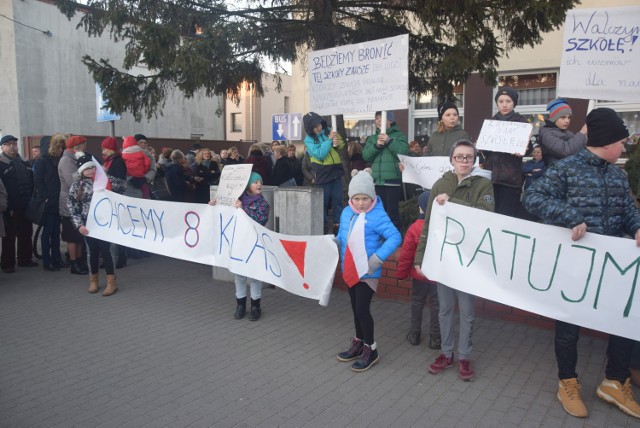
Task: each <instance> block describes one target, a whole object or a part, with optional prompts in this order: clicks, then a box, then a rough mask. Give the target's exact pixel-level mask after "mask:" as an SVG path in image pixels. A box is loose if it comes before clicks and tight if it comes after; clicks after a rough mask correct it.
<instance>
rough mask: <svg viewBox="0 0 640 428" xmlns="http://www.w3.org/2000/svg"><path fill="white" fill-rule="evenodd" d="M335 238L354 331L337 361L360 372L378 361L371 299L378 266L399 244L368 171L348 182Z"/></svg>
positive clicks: (394, 228) (374, 289)
mask: <svg viewBox="0 0 640 428" xmlns="http://www.w3.org/2000/svg"><path fill="white" fill-rule="evenodd" d="M336 238H337V240H338V241H339V243H340V258H341V259H342V274H343V277H344V280H345V282H346V283H347V285H348V287H349V299H350V300H351V310H352V312H353V321H354V324H355V330H356V335H355V337H353V338H352V339H351V347H350V348H349V349H348V350H346V351H344V352H340V353H339V354H338V355H337V359H338V361H342V362H348V361H353V360H357V361H356V362H355V363H353V365H352V366H351V370H353V371H354V372H363V371H365V370H368V369H370V368H371V367H372V366H373V365H374V364H376V363H377V362H378V350H377V345H376V342H375V339H374V325H373V317H372V316H371V299H372V298H373V293H375V291H376V288H377V287H378V279H379V278H380V276H381V273H382V264H383V263H384V261H385V260H386V259H387V258H388V257H389V256H390V255H391V254H393V253H394V251H395V250H396V249H397V248H398V247H399V246H400V243H401V242H402V238H401V236H400V232H399V231H398V229H396V227H395V226H394V225H393V222H392V221H391V219H390V218H389V216H388V215H387V213H386V212H385V210H384V206H383V205H382V201H381V200H380V198H379V197H378V196H376V190H375V185H374V182H373V177H372V176H371V173H370V172H368V170H364V171H359V172H357V171H356V174H355V175H354V176H353V178H352V179H351V182H350V183H349V204H348V206H347V207H345V209H344V210H343V211H342V215H341V217H340V228H339V229H338V235H337V237H336Z"/></svg>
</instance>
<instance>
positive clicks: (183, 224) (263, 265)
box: [87, 190, 338, 306]
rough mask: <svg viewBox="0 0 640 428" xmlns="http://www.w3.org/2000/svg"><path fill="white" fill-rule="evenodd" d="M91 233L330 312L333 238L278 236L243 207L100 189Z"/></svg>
mask: <svg viewBox="0 0 640 428" xmlns="http://www.w3.org/2000/svg"><path fill="white" fill-rule="evenodd" d="M87 228H88V229H89V236H91V237H93V238H97V239H102V240H105V241H109V242H114V243H116V244H120V245H124V246H127V247H130V248H137V249H140V250H144V251H149V252H152V253H155V254H162V255H165V256H169V257H174V258H177V259H182V260H188V261H192V262H197V263H203V264H207V265H211V266H223V267H226V268H228V269H229V270H230V271H231V272H233V273H239V274H242V275H244V276H249V277H251V278H256V279H259V280H261V281H265V282H268V283H270V284H274V285H276V286H278V287H280V288H283V289H284V290H287V291H289V292H290V293H294V294H297V295H299V296H303V297H307V298H310V299H314V300H318V301H319V303H320V304H321V305H325V306H326V305H327V304H328V302H329V296H330V293H331V288H332V286H333V277H334V275H335V270H336V266H337V264H338V249H337V248H336V244H335V243H334V242H333V239H332V237H331V236H328V235H325V236H288V235H282V234H279V233H275V232H273V231H270V230H268V229H266V228H265V227H262V226H260V225H259V224H258V223H256V222H255V221H253V220H251V219H250V218H249V216H247V215H246V213H245V212H244V211H243V210H242V209H240V208H231V207H226V206H218V205H216V206H211V205H207V204H186V203H177V202H165V201H153V200H148V199H136V198H130V197H127V196H123V195H119V194H117V193H113V192H110V191H108V190H102V191H94V194H93V198H92V200H91V206H90V209H89V215H88V218H87ZM318 260H321V261H322V262H320V263H319V262H318Z"/></svg>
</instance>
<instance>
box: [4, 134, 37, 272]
mask: <svg viewBox="0 0 640 428" xmlns="http://www.w3.org/2000/svg"><path fill="white" fill-rule="evenodd" d="M0 148H1V149H2V154H1V155H0V177H1V178H2V181H3V183H4V187H6V189H7V194H8V207H7V212H6V213H5V216H4V220H5V224H4V225H5V229H6V230H5V232H6V236H5V237H4V238H2V256H0V266H1V267H2V270H3V271H4V272H5V273H13V272H15V265H16V241H17V242H18V254H17V256H18V266H20V267H34V266H38V263H36V262H34V261H33V260H32V259H31V252H32V249H33V246H32V243H31V236H32V235H33V224H32V223H31V220H29V219H28V218H27V216H26V212H27V208H28V207H29V202H30V201H31V195H32V193H33V171H32V169H31V167H30V166H29V164H28V163H27V162H25V161H24V160H23V159H22V158H21V157H20V154H19V153H18V139H17V138H16V137H14V136H13V135H5V136H4V137H2V139H1V140H0Z"/></svg>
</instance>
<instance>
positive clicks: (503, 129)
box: [476, 119, 533, 155]
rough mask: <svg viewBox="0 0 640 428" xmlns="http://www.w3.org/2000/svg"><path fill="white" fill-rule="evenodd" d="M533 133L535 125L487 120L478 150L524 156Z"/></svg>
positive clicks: (483, 125)
mask: <svg viewBox="0 0 640 428" xmlns="http://www.w3.org/2000/svg"><path fill="white" fill-rule="evenodd" d="M532 132H533V125H531V124H530V123H523V122H507V121H502V120H489V119H486V120H485V121H484V123H483V124H482V129H481V130H480V135H479V136H478V141H477V142H476V148H477V149H478V150H490V151H492V152H503V153H510V154H520V155H524V154H525V152H526V151H527V146H528V145H529V138H531V133H532Z"/></svg>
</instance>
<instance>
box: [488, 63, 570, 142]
mask: <svg viewBox="0 0 640 428" xmlns="http://www.w3.org/2000/svg"><path fill="white" fill-rule="evenodd" d="M557 76H558V75H557V73H556V72H548V73H532V74H514V75H503V76H499V78H498V87H497V88H496V92H497V91H498V90H499V89H500V87H502V86H511V87H512V88H513V89H515V90H516V92H517V93H518V105H517V106H516V111H517V112H518V113H520V114H521V115H522V116H524V117H525V118H526V119H527V120H528V121H529V123H531V124H532V125H533V136H532V138H531V141H532V142H533V143H535V141H536V139H537V135H538V131H539V130H540V128H541V127H543V126H544V120H545V119H546V118H547V117H548V115H549V112H547V104H549V102H551V101H553V100H554V99H556V85H557ZM497 112H498V108H497V106H496V104H495V103H493V114H496V113H497Z"/></svg>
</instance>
